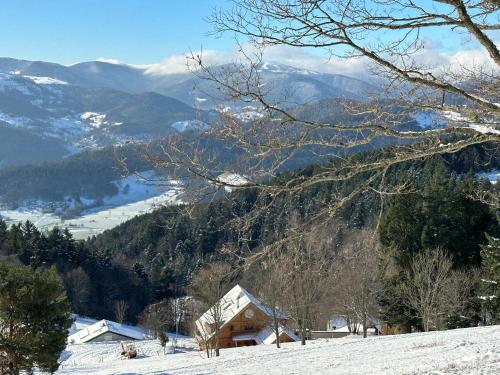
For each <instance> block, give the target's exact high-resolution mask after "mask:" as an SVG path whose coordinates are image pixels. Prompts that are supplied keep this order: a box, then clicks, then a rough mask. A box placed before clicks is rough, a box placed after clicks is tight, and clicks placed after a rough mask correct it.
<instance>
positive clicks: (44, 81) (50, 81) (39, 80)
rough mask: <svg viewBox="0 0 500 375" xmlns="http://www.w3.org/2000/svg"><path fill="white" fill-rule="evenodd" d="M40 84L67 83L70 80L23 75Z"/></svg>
mask: <svg viewBox="0 0 500 375" xmlns="http://www.w3.org/2000/svg"><path fill="white" fill-rule="evenodd" d="M23 77H24V78H27V79H29V80H31V81H33V82H35V83H36V84H39V85H67V84H68V82H65V81H61V80H60V79H55V78H51V77H36V76H23Z"/></svg>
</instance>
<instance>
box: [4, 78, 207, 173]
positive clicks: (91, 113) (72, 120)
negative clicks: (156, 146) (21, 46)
mask: <svg viewBox="0 0 500 375" xmlns="http://www.w3.org/2000/svg"><path fill="white" fill-rule="evenodd" d="M41 73H43V74H46V73H49V72H41ZM32 74H34V72H32ZM63 78H65V77H63V76H61V75H54V76H53V77H49V76H42V75H27V74H23V73H21V72H19V71H16V72H14V73H0V150H2V151H0V167H1V166H2V165H3V166H5V165H15V164H24V163H26V162H28V163H29V162H34V161H36V162H39V161H43V160H51V159H58V158H61V157H62V156H64V155H68V154H70V153H75V152H78V151H81V150H84V149H88V148H91V149H93V148H99V147H103V146H107V145H113V144H120V143H122V142H123V141H125V140H126V139H129V138H131V137H133V138H134V139H135V140H138V139H139V140H141V139H150V138H154V137H157V136H160V135H165V134H168V133H171V132H174V131H176V125H175V124H177V123H178V122H182V123H183V128H186V127H187V128H189V126H188V125H186V124H189V122H190V121H201V120H203V118H204V116H205V115H206V114H205V113H202V112H201V111H197V110H195V109H193V108H191V107H190V106H188V105H186V104H184V103H182V102H180V101H178V100H176V99H174V98H170V97H166V96H164V95H160V94H157V93H153V92H144V93H139V94H131V93H128V92H124V91H118V90H115V89H110V88H106V87H83V86H78V85H74V84H70V83H69V82H67V81H64V80H63ZM13 143H14V144H13ZM49 146H50V147H49ZM27 149H28V150H27ZM37 149H39V150H40V152H37ZM48 149H50V150H52V152H50V153H49V154H47V150H48ZM26 151H28V153H29V157H26V154H25V153H26Z"/></svg>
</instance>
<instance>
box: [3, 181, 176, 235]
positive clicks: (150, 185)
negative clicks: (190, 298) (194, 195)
mask: <svg viewBox="0 0 500 375" xmlns="http://www.w3.org/2000/svg"><path fill="white" fill-rule="evenodd" d="M114 183H115V185H116V186H117V188H118V190H119V193H118V194H116V195H114V196H111V197H105V198H104V199H103V200H102V202H98V201H95V200H92V199H85V198H84V197H80V204H83V205H84V206H85V207H86V208H87V209H85V210H84V211H82V212H81V215H80V216H79V217H76V218H73V219H69V220H63V219H62V218H61V216H58V214H57V212H47V205H49V204H53V202H42V201H36V200H35V201H33V202H31V204H30V205H25V206H21V207H19V208H17V209H15V210H2V209H0V218H2V219H3V220H5V221H6V222H7V224H13V223H19V222H23V221H26V220H30V221H31V222H32V223H33V224H35V225H36V226H37V227H38V228H39V229H50V228H52V227H54V226H59V227H60V228H64V227H67V228H68V229H69V230H70V232H71V233H72V234H73V236H74V237H75V238H77V239H84V238H87V237H88V236H92V235H96V234H99V233H102V232H103V231H105V230H106V229H111V228H113V227H115V226H117V225H120V224H121V223H123V222H125V221H127V220H130V219H132V218H133V217H135V216H137V215H142V214H145V213H147V212H150V211H152V210H154V209H155V208H158V207H160V206H163V205H168V204H177V203H180V198H179V194H180V193H181V187H180V186H179V184H178V182H177V181H174V180H170V181H165V180H164V179H163V178H161V177H159V176H157V175H155V174H154V173H153V171H145V172H142V173H140V175H133V176H129V177H126V178H123V179H120V180H117V181H115V182H114ZM74 203H75V202H74V200H70V198H69V197H68V198H67V200H66V202H64V205H72V204H74ZM56 211H57V210H56Z"/></svg>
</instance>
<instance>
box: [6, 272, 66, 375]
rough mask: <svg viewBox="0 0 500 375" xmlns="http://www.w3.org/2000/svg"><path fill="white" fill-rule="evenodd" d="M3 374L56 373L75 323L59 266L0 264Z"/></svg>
mask: <svg viewBox="0 0 500 375" xmlns="http://www.w3.org/2000/svg"><path fill="white" fill-rule="evenodd" d="M0 285H1V288H0V373H1V374H5V375H18V374H19V373H21V372H27V373H32V371H33V370H34V368H35V367H36V368H38V369H40V370H42V371H48V372H55V371H56V370H57V368H58V367H59V363H58V358H59V355H60V353H61V352H62V351H63V349H64V348H65V346H66V338H67V335H68V331H67V330H68V328H69V326H70V325H71V320H70V306H69V303H68V301H67V298H66V295H65V292H64V288H63V285H62V283H61V280H60V279H59V277H58V275H57V272H56V270H55V268H51V269H48V270H47V269H43V268H39V269H36V270H33V269H31V268H30V267H25V266H16V265H12V264H7V263H2V264H0Z"/></svg>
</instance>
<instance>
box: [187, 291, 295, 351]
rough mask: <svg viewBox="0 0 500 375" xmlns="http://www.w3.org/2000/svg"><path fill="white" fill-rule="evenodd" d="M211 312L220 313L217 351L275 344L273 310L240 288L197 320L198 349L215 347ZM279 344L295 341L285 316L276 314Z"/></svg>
mask: <svg viewBox="0 0 500 375" xmlns="http://www.w3.org/2000/svg"><path fill="white" fill-rule="evenodd" d="M214 311H218V312H217V314H220V317H221V318H220V322H221V327H220V338H219V347H220V348H234V347H238V346H249V345H261V344H274V343H275V342H276V335H275V332H274V329H273V328H272V316H273V314H272V310H271V308H269V307H268V306H266V305H264V304H263V303H262V301H260V300H259V299H258V298H256V297H254V296H253V295H252V294H250V293H249V292H248V291H247V290H245V289H244V288H242V287H241V286H239V285H236V286H235V287H234V288H233V289H231V290H230V291H229V292H227V293H226V295H224V297H222V298H221V300H220V301H219V303H218V304H217V306H214V307H212V308H211V309H209V310H207V311H206V312H205V313H204V314H203V315H202V316H201V317H200V318H199V319H198V320H197V321H196V339H197V341H198V343H199V345H200V349H204V348H206V346H207V345H208V346H209V347H212V348H213V347H215V337H214V336H215V330H214ZM278 316H279V320H280V327H279V332H280V342H292V341H298V340H299V338H298V337H297V336H296V335H295V334H294V333H293V331H292V330H290V328H288V327H287V325H286V324H287V321H288V316H287V315H286V314H285V313H284V312H282V311H278Z"/></svg>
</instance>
